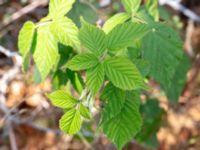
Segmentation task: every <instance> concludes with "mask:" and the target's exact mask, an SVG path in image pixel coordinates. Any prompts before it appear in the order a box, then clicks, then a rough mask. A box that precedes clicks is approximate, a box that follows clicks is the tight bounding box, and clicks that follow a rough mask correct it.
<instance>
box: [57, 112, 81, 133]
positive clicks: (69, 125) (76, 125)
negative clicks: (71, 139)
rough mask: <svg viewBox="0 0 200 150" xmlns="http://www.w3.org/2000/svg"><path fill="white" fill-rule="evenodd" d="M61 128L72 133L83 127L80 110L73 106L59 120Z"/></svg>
mask: <svg viewBox="0 0 200 150" xmlns="http://www.w3.org/2000/svg"><path fill="white" fill-rule="evenodd" d="M59 126H60V129H61V130H62V131H64V132H66V133H68V134H70V135H72V134H75V133H77V132H78V131H79V130H80V128H81V115H80V111H79V110H76V109H75V108H72V109H70V110H68V111H67V112H66V113H65V114H64V115H63V116H62V118H61V119H60V121H59Z"/></svg>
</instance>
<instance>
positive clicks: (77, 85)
mask: <svg viewBox="0 0 200 150" xmlns="http://www.w3.org/2000/svg"><path fill="white" fill-rule="evenodd" d="M67 76H68V78H69V79H70V82H71V84H72V86H73V88H74V89H75V90H76V91H77V92H78V93H79V94H81V93H82V91H83V89H84V82H83V79H82V77H81V74H79V73H78V72H74V71H71V70H69V69H68V70H67Z"/></svg>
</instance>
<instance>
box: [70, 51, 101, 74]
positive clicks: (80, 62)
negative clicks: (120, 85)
mask: <svg viewBox="0 0 200 150" xmlns="http://www.w3.org/2000/svg"><path fill="white" fill-rule="evenodd" d="M98 62H99V60H98V58H97V57H96V56H95V55H94V54H92V53H82V54H79V55H76V56H75V57H73V58H72V60H70V61H69V62H68V63H67V67H68V68H69V69H71V70H73V71H79V70H85V69H89V68H92V67H94V66H95V65H97V64H98Z"/></svg>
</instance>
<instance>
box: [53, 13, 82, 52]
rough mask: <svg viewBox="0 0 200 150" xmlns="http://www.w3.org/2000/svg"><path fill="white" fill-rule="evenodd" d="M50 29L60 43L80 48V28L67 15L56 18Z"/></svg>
mask: <svg viewBox="0 0 200 150" xmlns="http://www.w3.org/2000/svg"><path fill="white" fill-rule="evenodd" d="M50 30H51V32H52V33H53V35H54V36H55V37H56V39H57V41H59V42H60V43H62V44H64V45H68V46H71V47H73V48H75V49H79V48H80V42H79V39H78V28H77V27H76V25H75V24H74V23H73V22H72V21H71V20H70V19H68V18H67V17H61V18H58V19H56V20H54V21H53V22H52V24H51V28H50Z"/></svg>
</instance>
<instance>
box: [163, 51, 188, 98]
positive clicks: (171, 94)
mask: <svg viewBox="0 0 200 150" xmlns="http://www.w3.org/2000/svg"><path fill="white" fill-rule="evenodd" d="M189 68H190V62H189V59H188V57H187V56H186V55H183V58H182V59H181V60H180V62H179V64H178V66H177V67H176V69H175V70H176V71H175V73H174V76H173V78H172V80H171V84H170V86H169V87H168V88H167V89H164V90H165V92H166V94H167V97H168V98H169V100H171V101H172V102H177V101H178V98H179V97H180V96H181V94H182V91H183V88H184V85H185V84H186V80H187V72H188V70H189Z"/></svg>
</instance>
